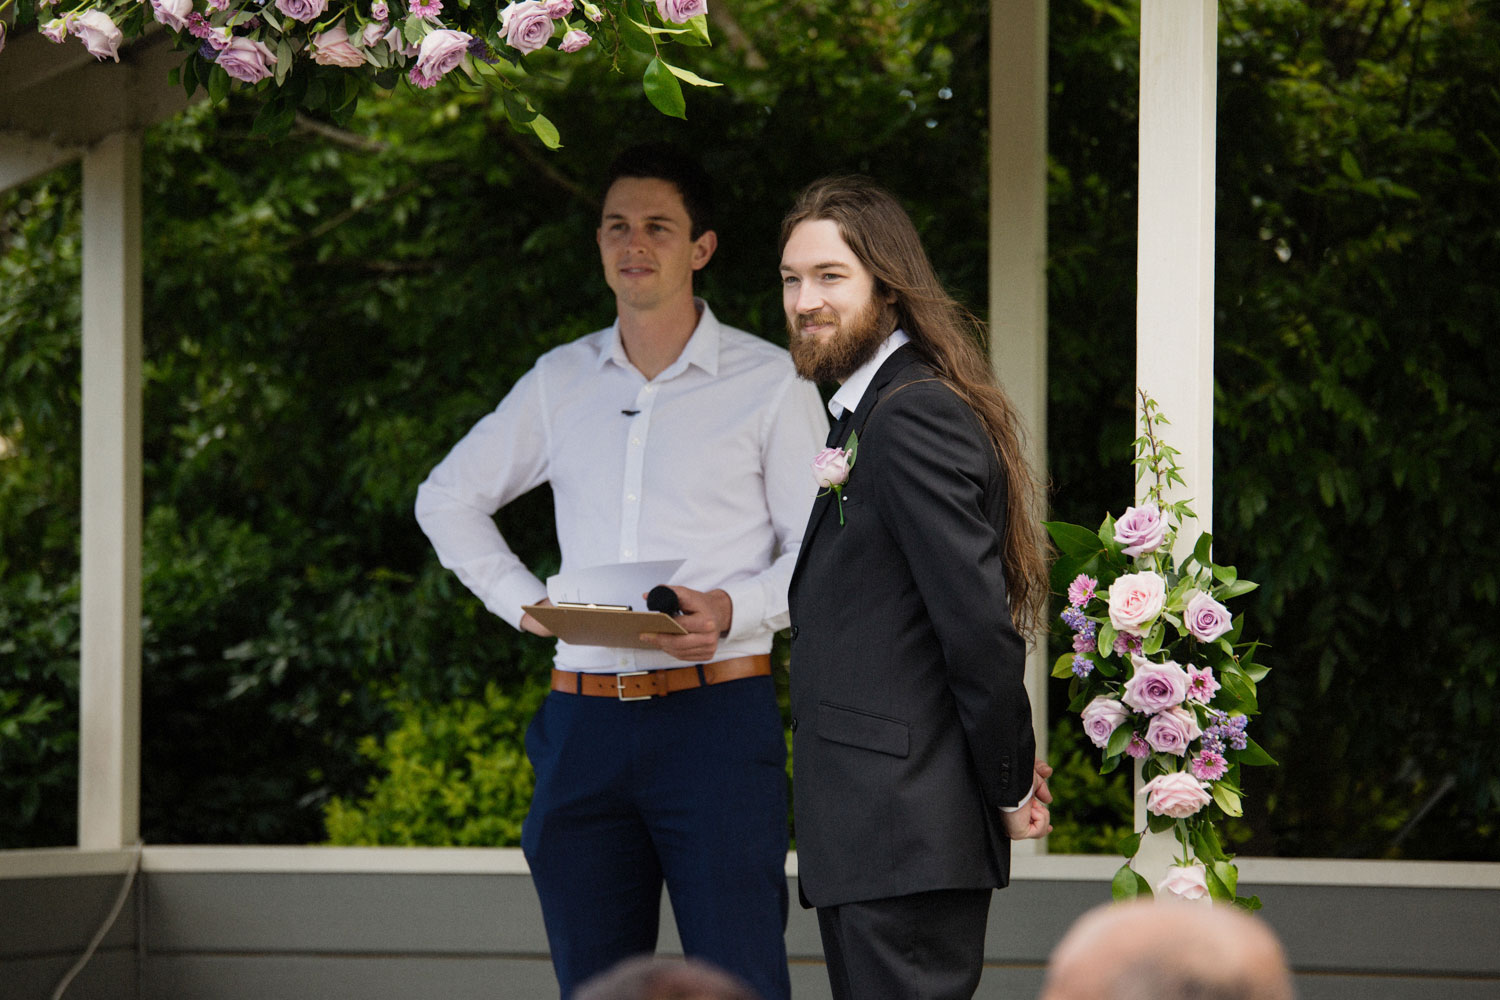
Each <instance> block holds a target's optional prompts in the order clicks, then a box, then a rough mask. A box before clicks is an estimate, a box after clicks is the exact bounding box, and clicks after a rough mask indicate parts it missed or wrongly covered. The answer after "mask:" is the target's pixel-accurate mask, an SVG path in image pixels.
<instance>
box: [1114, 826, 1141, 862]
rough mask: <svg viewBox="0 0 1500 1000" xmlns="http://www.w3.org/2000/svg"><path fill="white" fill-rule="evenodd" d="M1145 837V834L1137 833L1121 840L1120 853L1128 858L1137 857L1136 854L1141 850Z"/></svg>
mask: <svg viewBox="0 0 1500 1000" xmlns="http://www.w3.org/2000/svg"><path fill="white" fill-rule="evenodd" d="M1143 836H1144V834H1142V833H1140V832H1136V833H1132V834H1131V835H1130V836H1128V837H1126V838H1125V839H1123V840H1121V841H1120V847H1119V850H1120V853H1121V854H1123V855H1124V856H1125V857H1127V858H1133V857H1135V855H1136V852H1137V851H1139V850H1140V849H1141V838H1142V837H1143Z"/></svg>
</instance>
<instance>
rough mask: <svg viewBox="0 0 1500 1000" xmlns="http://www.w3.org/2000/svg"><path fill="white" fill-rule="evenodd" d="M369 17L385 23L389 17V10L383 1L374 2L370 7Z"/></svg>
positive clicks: (376, 0)
mask: <svg viewBox="0 0 1500 1000" xmlns="http://www.w3.org/2000/svg"><path fill="white" fill-rule="evenodd" d="M370 16H371V17H373V18H374V19H375V20H377V21H385V20H388V19H389V18H390V16H391V9H390V8H389V7H387V6H386V4H385V0H375V2H374V3H372V4H371V5H370Z"/></svg>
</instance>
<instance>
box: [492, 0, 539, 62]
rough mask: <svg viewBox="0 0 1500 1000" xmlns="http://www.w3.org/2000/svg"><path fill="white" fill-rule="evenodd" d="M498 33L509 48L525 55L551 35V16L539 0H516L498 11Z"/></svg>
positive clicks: (533, 50)
mask: <svg viewBox="0 0 1500 1000" xmlns="http://www.w3.org/2000/svg"><path fill="white" fill-rule="evenodd" d="M500 35H501V37H502V38H504V39H505V43H506V44H507V45H509V46H510V47H511V48H513V49H515V50H516V51H517V52H520V53H521V54H522V55H526V54H527V53H530V52H535V51H536V50H537V49H539V48H542V47H543V46H545V45H546V44H547V42H548V40H549V39H551V37H552V18H551V17H549V16H548V15H547V7H546V5H545V4H542V3H540V2H539V0H517V2H516V3H513V4H511V5H510V6H509V7H507V8H505V9H504V10H503V11H501V12H500Z"/></svg>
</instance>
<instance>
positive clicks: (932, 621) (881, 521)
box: [791, 345, 1035, 906]
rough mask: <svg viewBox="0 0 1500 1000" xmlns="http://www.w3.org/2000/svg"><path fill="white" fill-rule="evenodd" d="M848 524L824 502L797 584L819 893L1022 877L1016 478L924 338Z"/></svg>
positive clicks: (822, 897) (806, 876)
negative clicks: (1018, 848)
mask: <svg viewBox="0 0 1500 1000" xmlns="http://www.w3.org/2000/svg"><path fill="white" fill-rule="evenodd" d="M849 429H854V430H857V431H858V433H859V448H858V452H857V454H856V456H855V461H854V468H853V470H852V471H851V473H850V475H849V480H848V483H847V484H846V485H845V487H844V501H843V509H844V523H843V524H842V525H840V524H839V517H838V510H837V509H836V504H835V499H834V497H833V496H832V495H831V494H829V495H825V496H823V497H821V498H820V499H819V500H818V501H817V502H816V503H815V504H814V506H813V511H812V515H811V518H810V520H809V521H808V527H807V531H806V533H805V535H804V536H803V541H802V550H801V552H800V554H799V557H798V561H797V568H796V571H795V573H794V574H793V576H792V583H791V616H792V636H793V638H792V663H791V704H792V717H793V721H792V732H793V736H792V745H793V754H794V760H795V763H794V765H793V794H794V800H795V809H796V834H797V854H798V861H799V873H800V875H799V881H800V884H801V889H802V895H803V902H804V904H806V905H812V906H836V905H840V904H843V903H850V902H857V901H861V900H870V899H884V898H889V897H895V896H904V895H909V894H912V893H916V892H925V891H928V890H933V889H979V888H986V887H1000V886H1004V885H1005V884H1006V882H1007V881H1008V880H1009V875H1010V842H1009V840H1008V839H1007V838H1006V836H1005V833H1004V830H1003V829H1002V827H1001V825H1000V817H999V814H998V812H997V807H998V806H1005V805H1015V804H1016V803H1017V802H1019V801H1020V800H1021V798H1022V797H1023V796H1025V794H1026V793H1027V791H1028V790H1029V789H1030V787H1031V781H1032V759H1033V754H1034V750H1035V741H1034V738H1033V735H1032V731H1031V706H1030V703H1029V701H1028V699H1027V696H1026V689H1025V687H1024V684H1023V681H1024V663H1025V643H1024V642H1023V640H1022V639H1021V637H1020V635H1019V634H1018V633H1017V632H1016V629H1015V627H1014V625H1013V624H1012V622H1011V617H1010V612H1009V608H1008V605H1007V603H1006V589H1005V576H1004V573H1003V571H1002V568H1001V556H1002V550H1003V537H1004V533H1003V528H1004V524H1005V510H1006V486H1005V480H1004V474H1003V472H1002V470H1001V467H1000V465H999V462H998V460H997V458H996V456H995V453H994V450H993V448H992V447H991V444H990V440H989V438H988V436H987V435H986V434H985V432H984V429H983V427H982V425H981V424H980V423H979V419H978V418H977V417H976V416H975V415H974V412H973V411H972V410H971V409H970V408H969V407H968V405H967V404H965V403H964V402H963V401H962V400H961V399H960V398H959V397H958V395H957V394H956V393H955V392H954V391H953V390H952V389H951V388H950V387H948V386H947V385H946V384H944V383H943V382H941V381H939V380H938V379H937V378H936V377H935V376H934V374H933V372H932V370H931V369H930V368H928V367H927V365H926V364H925V363H924V362H923V361H922V360H921V358H920V356H919V355H918V353H917V351H916V349H915V348H914V347H913V346H911V345H906V346H903V347H902V348H901V349H899V350H898V351H896V352H895V353H894V354H892V355H891V357H890V358H889V359H887V360H886V362H885V363H884V364H883V365H882V366H881V367H880V370H879V372H878V373H877V374H876V377H875V380H874V381H873V382H872V383H871V384H870V387H869V388H868V389H867V390H866V392H865V395H864V398H863V399H861V400H860V404H859V408H858V410H857V411H856V412H855V413H854V415H853V417H852V418H851V420H850V422H849V425H848V427H846V428H845V430H844V431H843V432H842V434H841V440H839V441H838V444H839V445H840V446H843V445H844V444H845V442H846V441H847V437H848V430H849Z"/></svg>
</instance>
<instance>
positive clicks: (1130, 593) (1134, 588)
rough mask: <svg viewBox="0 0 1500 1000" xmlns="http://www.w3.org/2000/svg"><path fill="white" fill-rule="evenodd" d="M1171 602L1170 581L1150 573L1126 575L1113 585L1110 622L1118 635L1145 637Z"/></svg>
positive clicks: (1110, 595) (1110, 588)
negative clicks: (1167, 600)
mask: <svg viewBox="0 0 1500 1000" xmlns="http://www.w3.org/2000/svg"><path fill="white" fill-rule="evenodd" d="M1166 599H1167V581H1165V580H1163V579H1162V578H1161V577H1160V576H1159V575H1158V574H1156V573H1153V572H1151V571H1150V570H1146V571H1144V572H1141V573H1126V574H1124V575H1123V576H1120V577H1117V578H1116V579H1115V582H1114V583H1112V584H1110V585H1109V621H1110V624H1111V625H1113V626H1114V627H1115V631H1116V632H1123V633H1125V634H1127V635H1145V634H1146V633H1147V632H1150V631H1151V625H1152V623H1153V622H1155V621H1156V616H1157V615H1159V614H1161V609H1162V605H1163V604H1164V603H1165V602H1166Z"/></svg>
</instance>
